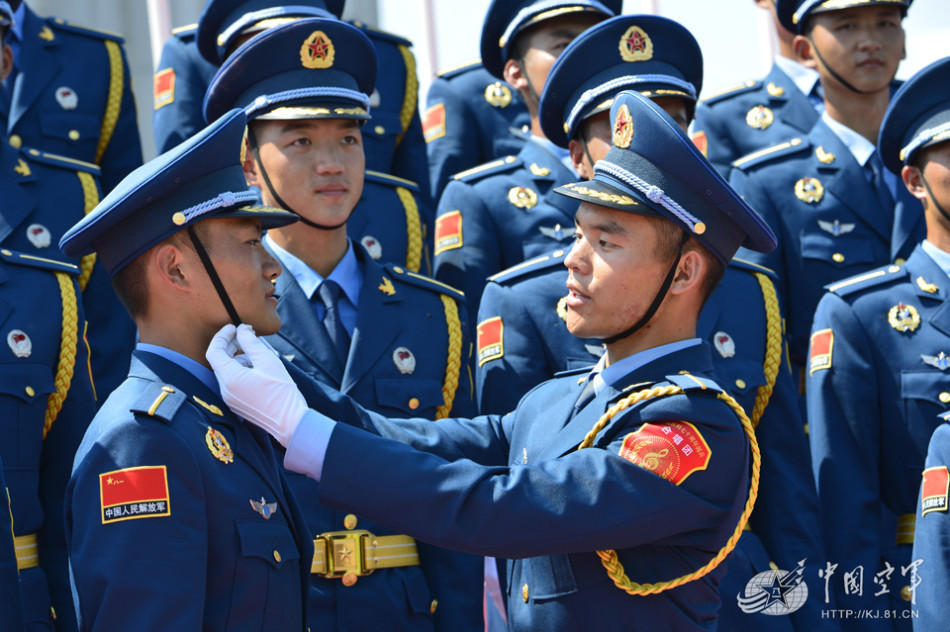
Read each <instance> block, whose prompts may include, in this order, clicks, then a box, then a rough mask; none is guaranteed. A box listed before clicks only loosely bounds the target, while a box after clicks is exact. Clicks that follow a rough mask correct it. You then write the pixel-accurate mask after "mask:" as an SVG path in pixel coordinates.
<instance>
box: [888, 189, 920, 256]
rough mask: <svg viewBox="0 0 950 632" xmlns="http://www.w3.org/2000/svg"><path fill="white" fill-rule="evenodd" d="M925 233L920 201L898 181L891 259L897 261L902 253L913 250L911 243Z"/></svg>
mask: <svg viewBox="0 0 950 632" xmlns="http://www.w3.org/2000/svg"><path fill="white" fill-rule="evenodd" d="M923 233H924V211H923V209H922V208H921V206H920V201H919V200H918V199H917V198H915V197H913V196H912V195H911V194H910V192H908V191H907V188H906V187H905V186H904V183H903V182H901V181H900V180H898V182H897V204H896V205H895V206H894V225H893V227H892V230H891V259H892V260H893V259H897V258H898V257H899V256H901V254H902V253H906V252H908V251H910V250H913V248H912V245H911V243H910V242H911V241H913V240H915V239H916V238H917V236H919V235H923ZM928 259H929V257H928Z"/></svg>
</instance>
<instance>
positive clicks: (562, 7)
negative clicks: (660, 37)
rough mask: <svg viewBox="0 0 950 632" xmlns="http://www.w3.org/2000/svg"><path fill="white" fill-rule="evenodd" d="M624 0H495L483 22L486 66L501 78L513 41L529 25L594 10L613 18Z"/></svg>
mask: <svg viewBox="0 0 950 632" xmlns="http://www.w3.org/2000/svg"><path fill="white" fill-rule="evenodd" d="M621 5H623V2H622V0H621V1H618V0H601V1H598V0H575V1H574V2H568V1H566V0H540V1H538V0H535V1H532V0H492V3H491V4H490V5H489V6H488V12H487V13H486V14H485V22H484V23H483V24H482V38H481V52H482V65H484V66H485V68H486V69H487V70H488V72H490V73H491V74H493V75H495V76H496V77H498V78H499V79H503V78H504V77H503V76H502V75H503V73H504V70H505V62H506V61H507V60H508V58H509V56H510V55H511V43H512V42H513V41H514V40H515V37H516V36H517V35H518V33H520V32H521V31H523V30H524V29H526V28H528V27H529V26H534V25H535V24H538V23H540V22H543V21H545V20H549V19H551V18H556V17H560V16H562V15H567V14H570V13H593V14H595V15H600V16H602V17H604V18H609V17H612V16H614V15H617V14H618V13H620V8H621Z"/></svg>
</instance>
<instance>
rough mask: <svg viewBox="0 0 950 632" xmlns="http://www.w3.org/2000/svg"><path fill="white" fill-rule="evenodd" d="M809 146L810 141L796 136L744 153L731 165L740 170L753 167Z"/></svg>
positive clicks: (806, 148) (798, 151)
mask: <svg viewBox="0 0 950 632" xmlns="http://www.w3.org/2000/svg"><path fill="white" fill-rule="evenodd" d="M810 148H811V143H810V142H807V141H804V140H802V139H801V138H797V137H796V138H793V139H791V140H788V141H785V142H784V143H779V144H778V145H772V146H771V147H766V148H765V149H760V150H758V151H753V152H752V153H751V154H746V155H745V156H743V157H742V158H739V159H738V160H736V161H734V162H733V163H732V166H733V167H736V168H737V169H742V170H746V169H752V168H754V167H758V166H759V165H764V164H766V163H769V162H772V161H773V160H777V159H779V158H784V157H786V156H792V155H794V154H797V153H800V152H803V151H806V150H808V149H810Z"/></svg>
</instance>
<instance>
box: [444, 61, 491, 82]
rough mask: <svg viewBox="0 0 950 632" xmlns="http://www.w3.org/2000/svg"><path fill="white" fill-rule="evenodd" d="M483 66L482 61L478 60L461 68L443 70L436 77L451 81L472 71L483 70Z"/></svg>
mask: <svg viewBox="0 0 950 632" xmlns="http://www.w3.org/2000/svg"><path fill="white" fill-rule="evenodd" d="M481 66H482V60H481V59H476V60H475V61H470V62H467V63H464V64H462V65H461V66H453V67H452V68H448V69H446V70H443V71H442V72H440V73H439V74H438V75H436V76H437V77H438V78H440V79H451V78H453V77H457V76H459V75H461V74H464V73H466V72H468V71H470V70H477V69H479V68H481Z"/></svg>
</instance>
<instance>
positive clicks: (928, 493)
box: [911, 411, 950, 632]
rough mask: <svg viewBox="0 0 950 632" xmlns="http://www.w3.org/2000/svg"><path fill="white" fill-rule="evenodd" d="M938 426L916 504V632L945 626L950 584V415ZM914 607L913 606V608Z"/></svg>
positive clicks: (943, 414)
mask: <svg viewBox="0 0 950 632" xmlns="http://www.w3.org/2000/svg"><path fill="white" fill-rule="evenodd" d="M938 419H939V425H938V426H937V429H936V430H935V431H934V433H933V436H932V437H931V438H930V445H929V446H928V448H927V460H926V461H925V462H924V471H923V474H922V476H921V483H920V499H919V500H918V502H917V515H916V526H915V529H914V549H913V555H911V561H912V562H916V561H917V560H921V563H920V565H919V566H918V567H917V575H918V577H919V579H920V583H919V584H917V585H916V587H915V591H914V598H915V599H914V606H916V608H915V609H916V611H917V614H918V615H919V616H918V618H915V619H914V620H913V621H914V630H915V631H916V632H928V631H929V630H939V629H940V627H941V626H943V625H944V624H945V623H946V617H945V616H944V614H945V612H946V598H947V586H948V582H950V549H948V548H947V530H948V522H947V503H948V500H950V498H948V493H947V490H948V485H950V470H948V466H950V450H948V445H950V435H948V433H950V428H948V427H947V423H948V422H950V411H947V412H944V413H941V414H940V415H939V418H938ZM912 607H913V606H912Z"/></svg>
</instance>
